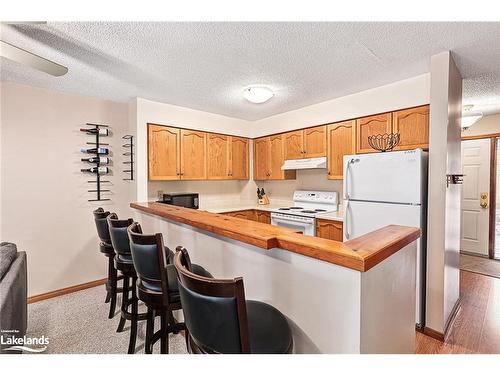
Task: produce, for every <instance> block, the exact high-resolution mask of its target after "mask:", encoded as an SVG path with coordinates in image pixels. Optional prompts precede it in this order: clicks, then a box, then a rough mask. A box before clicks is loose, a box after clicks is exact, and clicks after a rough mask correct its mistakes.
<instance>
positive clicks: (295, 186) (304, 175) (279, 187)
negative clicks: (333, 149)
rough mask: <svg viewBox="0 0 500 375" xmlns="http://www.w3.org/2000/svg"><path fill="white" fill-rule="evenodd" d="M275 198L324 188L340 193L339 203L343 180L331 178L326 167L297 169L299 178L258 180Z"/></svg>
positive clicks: (289, 197) (271, 196) (259, 184)
mask: <svg viewBox="0 0 500 375" xmlns="http://www.w3.org/2000/svg"><path fill="white" fill-rule="evenodd" d="M257 185H258V186H259V187H263V188H264V190H265V191H266V193H267V194H268V195H269V198H270V199H271V201H273V200H290V199H292V196H293V192H294V191H295V190H322V191H336V192H338V193H339V203H342V180H329V179H328V178H327V174H326V170H325V169H303V170H297V179H295V180H285V181H258V183H257Z"/></svg>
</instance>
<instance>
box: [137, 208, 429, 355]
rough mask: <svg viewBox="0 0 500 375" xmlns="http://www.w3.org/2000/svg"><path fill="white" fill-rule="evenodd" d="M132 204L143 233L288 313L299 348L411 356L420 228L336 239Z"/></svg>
mask: <svg viewBox="0 0 500 375" xmlns="http://www.w3.org/2000/svg"><path fill="white" fill-rule="evenodd" d="M131 207H132V208H133V209H135V210H136V212H135V213H136V215H135V217H136V219H137V220H138V221H139V222H140V223H141V225H142V227H143V230H144V232H145V233H153V232H161V233H162V234H163V236H164V241H165V245H166V246H168V247H170V248H171V249H175V247H176V246H179V245H182V246H184V247H186V248H187V249H188V251H189V254H190V255H191V258H192V261H193V262H195V263H198V264H201V265H203V266H204V267H205V268H206V269H207V270H209V271H210V273H211V274H212V275H214V277H217V278H234V277H238V276H241V277H243V280H244V286H245V295H246V298H247V299H256V300H260V301H263V302H266V303H269V304H271V305H273V306H275V307H276V308H277V309H279V310H280V311H281V312H282V313H283V314H285V315H286V317H287V319H288V320H289V322H290V325H291V326H292V331H293V336H294V352H295V353H331V354H334V353H414V351H415V298H416V297H415V283H416V273H415V269H416V241H417V239H418V238H419V237H420V230H419V229H418V228H413V227H404V226H397V225H389V226H386V227H384V228H381V229H378V230H376V231H374V232H371V233H368V234H366V235H364V236H361V237H358V238H355V239H352V240H350V241H347V242H338V241H333V240H327V239H321V238H316V237H312V236H305V235H303V234H301V233H296V232H294V231H293V230H291V229H287V228H282V227H277V226H273V225H270V224H266V223H259V222H254V221H250V220H245V219H240V218H235V217H231V216H227V215H223V214H216V213H211V212H207V211H202V210H195V209H189V208H183V207H177V206H170V205H165V204H161V203H132V204H131Z"/></svg>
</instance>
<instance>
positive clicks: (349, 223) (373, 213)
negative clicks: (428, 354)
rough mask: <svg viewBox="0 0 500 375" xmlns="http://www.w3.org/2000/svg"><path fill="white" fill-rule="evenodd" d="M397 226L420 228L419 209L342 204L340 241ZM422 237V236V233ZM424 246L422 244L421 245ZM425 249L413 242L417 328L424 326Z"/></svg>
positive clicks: (398, 205) (420, 212)
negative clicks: (388, 226) (415, 254)
mask: <svg viewBox="0 0 500 375" xmlns="http://www.w3.org/2000/svg"><path fill="white" fill-rule="evenodd" d="M390 224H397V225H407V226H410V227H417V228H421V229H422V207H421V206H414V205H402V204H391V203H377V202H356V201H354V202H353V201H345V209H344V241H346V240H349V239H353V238H356V237H359V236H362V235H363V234H366V233H368V232H372V231H374V230H376V229H380V228H382V227H385V226H386V225H390ZM424 235H425V233H424ZM424 243H425V242H424ZM425 259H426V258H425V249H424V250H423V251H422V239H419V240H418V241H417V270H416V274H417V279H416V285H417V290H416V293H417V301H416V312H415V315H416V319H415V322H416V323H417V325H422V324H423V323H424V319H425V318H424V308H425V289H424V284H423V283H424V282H425V267H426V265H425Z"/></svg>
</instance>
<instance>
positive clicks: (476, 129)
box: [462, 113, 500, 137]
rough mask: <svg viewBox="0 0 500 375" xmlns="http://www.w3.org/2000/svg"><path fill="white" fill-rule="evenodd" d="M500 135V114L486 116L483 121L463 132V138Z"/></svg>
mask: <svg viewBox="0 0 500 375" xmlns="http://www.w3.org/2000/svg"><path fill="white" fill-rule="evenodd" d="M494 133H500V113H497V114H494V115H490V116H484V117H483V118H482V119H481V120H479V121H478V122H476V123H475V124H474V125H472V126H471V127H470V128H469V129H467V130H464V131H463V132H462V136H464V137H465V136H472V135H484V134H494Z"/></svg>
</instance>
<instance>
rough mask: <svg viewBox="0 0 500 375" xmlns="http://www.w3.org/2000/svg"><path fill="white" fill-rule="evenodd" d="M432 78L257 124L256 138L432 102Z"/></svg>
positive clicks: (397, 84) (411, 80) (419, 78)
mask: <svg viewBox="0 0 500 375" xmlns="http://www.w3.org/2000/svg"><path fill="white" fill-rule="evenodd" d="M429 85H430V75H429V74H423V75H420V76H417V77H413V78H409V79H405V80H402V81H397V82H394V83H391V84H388V85H385V86H380V87H376V88H373V89H370V90H365V91H361V92H358V93H355V94H352V95H347V96H343V97H340V98H336V99H333V100H328V101H326V102H322V103H318V104H314V105H310V106H307V107H303V108H300V109H297V110H294V111H289V112H285V113H281V114H278V115H275V116H271V117H267V118H265V119H262V120H259V121H256V122H255V123H254V124H253V126H252V128H253V133H252V135H253V137H260V136H263V135H268V134H272V133H280V132H284V131H288V130H294V129H299V128H304V127H308V126H313V125H320V124H327V123H332V122H338V121H343V120H348V119H353V118H359V117H363V116H368V115H373V114H377V113H382V112H388V111H394V110H397V109H401V108H409V107H415V106H419V105H423V104H428V103H429V87H430V86H429Z"/></svg>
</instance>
